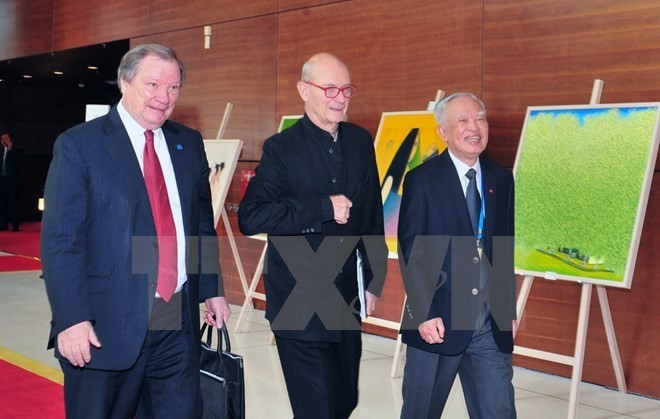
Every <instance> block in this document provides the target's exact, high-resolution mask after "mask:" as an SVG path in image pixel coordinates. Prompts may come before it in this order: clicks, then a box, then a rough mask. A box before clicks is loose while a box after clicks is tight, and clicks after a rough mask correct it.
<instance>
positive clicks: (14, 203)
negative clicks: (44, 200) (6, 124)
mask: <svg viewBox="0 0 660 419" xmlns="http://www.w3.org/2000/svg"><path fill="white" fill-rule="evenodd" d="M0 143H1V144H2V162H1V163H0V230H7V229H8V228H9V223H10V222H11V229H12V230H13V231H18V229H19V226H20V224H21V208H20V199H21V163H22V161H23V149H22V148H21V147H20V146H18V145H17V144H16V143H15V142H14V137H13V136H12V135H11V134H10V133H9V131H6V130H4V131H0Z"/></svg>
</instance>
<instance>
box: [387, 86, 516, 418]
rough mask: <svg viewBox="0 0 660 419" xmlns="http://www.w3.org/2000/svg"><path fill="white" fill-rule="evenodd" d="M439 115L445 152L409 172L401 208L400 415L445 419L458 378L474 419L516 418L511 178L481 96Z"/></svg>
mask: <svg viewBox="0 0 660 419" xmlns="http://www.w3.org/2000/svg"><path fill="white" fill-rule="evenodd" d="M434 113H435V117H436V120H437V122H438V131H439V133H440V135H441V136H442V138H444V139H445V141H446V142H447V150H445V152H443V153H442V154H441V155H439V156H437V157H434V158H432V159H430V160H428V161H426V162H425V163H423V164H422V165H420V166H418V167H416V168H415V169H413V170H411V171H410V172H409V173H408V174H407V175H406V178H405V182H404V187H403V197H402V202H401V211H400V213H399V225H398V237H399V250H400V256H399V261H400V265H401V272H402V276H403V280H404V285H405V289H406V293H407V296H408V299H407V307H406V310H405V312H404V316H403V319H402V339H403V342H405V343H406V344H407V345H408V349H407V354H406V364H405V370H404V378H403V407H402V411H401V418H402V419H422V418H429V419H431V418H432V419H438V418H439V417H440V416H441V414H442V411H443V409H444V406H445V403H446V401H447V397H448V396H449V392H450V390H451V388H452V385H453V384H454V379H455V378H456V375H457V374H458V375H459V376H460V379H461V385H462V388H463V394H464V396H465V401H466V404H467V410H468V413H469V415H470V418H472V419H476V418H480V419H491V418H493V419H494V418H497V419H512V418H515V417H516V410H515V404H514V390H513V385H512V383H511V380H512V378H513V368H512V364H511V357H512V355H511V354H512V351H513V334H514V333H513V329H514V328H515V327H516V320H515V319H516V310H515V279H514V272H513V237H514V225H513V214H514V211H513V205H514V200H513V199H514V198H513V197H514V195H513V192H514V191H513V176H512V174H511V172H510V171H508V170H506V169H504V168H502V167H500V166H498V165H497V164H495V163H493V162H491V161H489V160H487V159H486V158H484V157H483V156H482V155H481V154H482V152H483V151H484V150H485V149H486V145H487V144H488V121H487V120H486V109H485V107H484V105H483V103H482V102H481V101H480V100H479V99H477V98H476V97H475V96H474V95H472V94H469V93H456V94H453V95H451V96H449V97H447V98H446V99H444V100H443V101H441V102H439V103H438V104H437V106H436V108H435V112H434Z"/></svg>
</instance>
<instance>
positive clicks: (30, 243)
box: [0, 222, 41, 272]
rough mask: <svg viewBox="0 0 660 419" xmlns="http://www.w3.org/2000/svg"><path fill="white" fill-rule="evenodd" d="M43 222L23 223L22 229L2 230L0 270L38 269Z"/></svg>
mask: <svg viewBox="0 0 660 419" xmlns="http://www.w3.org/2000/svg"><path fill="white" fill-rule="evenodd" d="M40 233H41V223H39V222H34V223H23V224H21V230H20V231H16V232H14V231H0V252H4V253H9V254H10V256H0V272H14V271H38V270H41V263H40V262H39V239H40V237H39V235H40Z"/></svg>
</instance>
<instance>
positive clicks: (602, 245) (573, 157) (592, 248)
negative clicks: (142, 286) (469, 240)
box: [514, 103, 660, 288]
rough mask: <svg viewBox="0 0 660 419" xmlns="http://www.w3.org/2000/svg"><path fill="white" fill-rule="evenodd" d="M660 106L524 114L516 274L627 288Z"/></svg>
mask: <svg viewBox="0 0 660 419" xmlns="http://www.w3.org/2000/svg"><path fill="white" fill-rule="evenodd" d="M659 109H660V104H659V103H652V104H625V105H593V106H572V107H534V108H529V109H528V112H527V116H526V119H525V125H524V128H523V134H522V137H521V141H520V146H519V150H518V156H517V158H516V164H515V168H514V172H515V180H516V252H515V265H516V270H517V272H519V273H522V274H527V275H533V276H538V277H549V278H558V279H566V280H576V281H585V282H593V283H596V284H604V285H611V286H618V287H626V288H629V287H630V286H631V281H632V272H633V268H634V263H635V259H636V255H637V248H638V244H639V236H640V232H641V228H642V225H641V224H642V221H643V219H644V212H645V211H646V202H647V198H648V192H649V189H650V183H651V175H652V171H653V168H654V165H655V159H656V155H657V150H658V114H659Z"/></svg>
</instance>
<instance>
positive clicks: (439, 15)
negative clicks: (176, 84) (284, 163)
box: [277, 0, 483, 135]
mask: <svg viewBox="0 0 660 419" xmlns="http://www.w3.org/2000/svg"><path fill="white" fill-rule="evenodd" d="M482 8H483V6H482V1H481V0H466V1H462V2H438V1H434V0H406V1H397V2H375V1H369V0H354V1H351V2H343V3H337V4H329V5H324V6H319V7H314V8H308V9H301V10H295V11H291V12H285V13H282V14H281V26H280V44H279V67H278V70H279V74H278V83H277V85H278V96H277V114H278V117H279V116H281V115H282V114H295V113H301V112H302V101H301V100H300V97H299V96H298V92H297V91H296V87H295V85H296V82H297V81H298V80H299V79H300V70H301V67H302V64H303V63H304V61H305V60H306V59H307V58H309V57H310V56H311V55H312V54H314V53H316V52H319V51H327V52H331V53H334V54H336V55H337V56H339V57H340V58H341V59H342V60H343V61H344V62H345V63H346V64H347V65H348V67H349V69H350V71H351V79H352V81H353V82H354V83H355V84H356V85H357V86H358V93H357V95H356V96H355V98H354V99H353V100H352V102H351V107H350V109H349V111H348V113H349V119H350V120H351V121H353V122H355V123H358V124H359V125H362V126H363V127H364V128H366V129H368V130H369V131H370V132H371V133H372V135H375V134H376V130H377V128H378V123H379V121H380V115H381V113H382V112H383V111H403V110H419V109H426V106H427V103H428V101H429V100H433V99H434V98H435V95H436V90H437V89H443V90H445V91H448V92H454V91H457V90H469V91H475V92H476V93H477V94H480V93H481V52H482V42H481V41H482V39H481V31H480V29H479V28H480V27H481V23H482V18H483V16H482ZM439 20H442V21H443V22H451V25H442V24H438V21H439ZM332 22H334V23H332ZM328 25H330V27H332V30H319V28H325V27H328Z"/></svg>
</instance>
